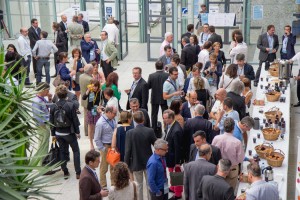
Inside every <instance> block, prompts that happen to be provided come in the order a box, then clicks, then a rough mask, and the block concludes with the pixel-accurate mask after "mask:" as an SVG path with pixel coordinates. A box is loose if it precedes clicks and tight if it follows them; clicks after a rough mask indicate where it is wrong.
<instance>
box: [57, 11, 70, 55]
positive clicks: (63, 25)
mask: <svg viewBox="0 0 300 200" xmlns="http://www.w3.org/2000/svg"><path fill="white" fill-rule="evenodd" d="M59 26H60V30H61V31H62V32H63V33H64V37H65V39H66V50H67V51H66V52H68V40H69V38H68V32H69V30H68V24H67V16H66V15H62V16H61V22H59Z"/></svg>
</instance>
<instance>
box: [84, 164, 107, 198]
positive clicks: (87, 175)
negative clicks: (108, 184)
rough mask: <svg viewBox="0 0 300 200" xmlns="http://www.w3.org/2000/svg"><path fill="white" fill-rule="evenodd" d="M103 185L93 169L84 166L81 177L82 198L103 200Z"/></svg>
mask: <svg viewBox="0 0 300 200" xmlns="http://www.w3.org/2000/svg"><path fill="white" fill-rule="evenodd" d="M100 191H101V185H100V183H99V181H98V180H97V179H96V177H95V175H94V174H93V172H92V171H89V169H87V168H86V167H84V168H83V169H82V171H81V174H80V179H79V195H80V200H102V196H101V194H100Z"/></svg>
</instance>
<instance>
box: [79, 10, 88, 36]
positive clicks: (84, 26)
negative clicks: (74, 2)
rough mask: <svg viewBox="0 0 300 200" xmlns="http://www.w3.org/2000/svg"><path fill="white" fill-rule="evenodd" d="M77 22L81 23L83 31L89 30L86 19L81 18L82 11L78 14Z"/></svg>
mask: <svg viewBox="0 0 300 200" xmlns="http://www.w3.org/2000/svg"><path fill="white" fill-rule="evenodd" d="M78 24H81V25H82V26H83V31H84V33H87V32H89V31H90V28H89V24H88V23H87V22H86V21H84V20H83V14H82V13H79V14H78Z"/></svg>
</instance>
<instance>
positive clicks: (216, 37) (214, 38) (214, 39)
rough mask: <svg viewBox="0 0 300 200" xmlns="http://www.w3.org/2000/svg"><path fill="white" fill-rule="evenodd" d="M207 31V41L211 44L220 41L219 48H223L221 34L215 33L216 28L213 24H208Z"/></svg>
mask: <svg viewBox="0 0 300 200" xmlns="http://www.w3.org/2000/svg"><path fill="white" fill-rule="evenodd" d="M208 31H209V34H210V37H209V38H208V41H211V43H212V44H214V43H215V42H219V43H220V45H221V46H220V48H221V49H222V48H223V41H222V37H221V35H218V34H216V33H215V31H216V29H215V27H214V26H209V27H208Z"/></svg>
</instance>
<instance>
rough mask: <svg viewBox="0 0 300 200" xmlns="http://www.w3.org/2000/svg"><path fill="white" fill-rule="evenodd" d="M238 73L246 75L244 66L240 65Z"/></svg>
mask: <svg viewBox="0 0 300 200" xmlns="http://www.w3.org/2000/svg"><path fill="white" fill-rule="evenodd" d="M237 75H238V76H241V75H244V66H242V67H240V66H238V71H237Z"/></svg>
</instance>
